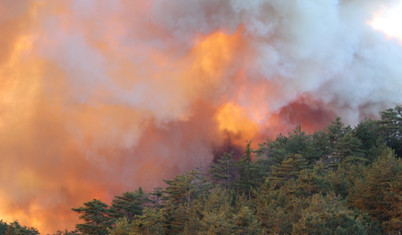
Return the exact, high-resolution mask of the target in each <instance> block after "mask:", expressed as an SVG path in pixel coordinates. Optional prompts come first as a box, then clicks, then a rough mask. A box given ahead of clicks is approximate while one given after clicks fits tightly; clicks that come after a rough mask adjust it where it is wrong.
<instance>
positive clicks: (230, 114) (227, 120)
mask: <svg viewBox="0 0 402 235" xmlns="http://www.w3.org/2000/svg"><path fill="white" fill-rule="evenodd" d="M216 119H217V121H218V127H219V130H220V131H222V132H229V133H231V134H232V135H234V137H236V141H235V143H234V144H239V145H244V143H246V142H247V141H250V140H252V139H253V138H254V137H256V135H257V133H258V125H257V123H255V122H253V121H251V119H250V118H249V115H248V114H247V113H246V110H244V109H243V108H242V107H240V106H238V105H236V104H234V103H231V102H228V103H226V104H224V105H223V106H222V107H221V108H220V109H219V111H218V112H217V114H216Z"/></svg>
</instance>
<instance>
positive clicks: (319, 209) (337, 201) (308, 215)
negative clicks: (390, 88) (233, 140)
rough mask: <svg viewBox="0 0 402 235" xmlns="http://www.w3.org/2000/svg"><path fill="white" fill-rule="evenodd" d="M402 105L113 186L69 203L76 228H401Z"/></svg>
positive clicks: (145, 230)
mask: <svg viewBox="0 0 402 235" xmlns="http://www.w3.org/2000/svg"><path fill="white" fill-rule="evenodd" d="M399 112H400V107H396V108H395V109H389V110H386V111H384V112H382V115H381V116H382V119H381V120H380V121H374V120H369V119H366V120H363V121H361V122H360V123H359V124H358V125H357V126H356V127H355V128H351V127H350V126H345V125H344V124H343V123H342V121H341V120H340V119H339V118H338V119H336V120H335V121H333V122H332V123H331V124H329V125H328V126H327V128H325V129H323V130H320V131H317V132H314V133H311V134H308V133H306V132H304V131H302V129H301V127H300V126H298V127H296V128H295V129H294V130H292V131H291V132H290V133H289V135H287V136H283V135H279V136H278V137H277V138H276V139H271V140H267V141H266V142H264V143H262V144H260V145H259V147H258V149H255V150H253V149H252V148H251V145H250V143H249V144H248V145H247V146H246V148H245V151H244V154H243V155H242V156H241V157H240V159H237V160H236V159H234V157H233V155H232V154H231V153H224V154H223V155H221V156H219V157H218V158H217V159H216V160H215V161H213V162H212V163H211V164H210V166H209V167H208V169H196V170H193V171H190V172H188V173H185V174H182V175H177V176H175V177H174V178H173V179H171V180H165V182H166V185H167V186H166V187H165V188H164V189H163V190H161V189H160V188H157V189H155V190H154V192H153V193H148V194H145V193H144V192H143V191H142V189H141V188H139V189H138V190H137V191H135V192H126V193H123V194H122V195H121V196H115V199H114V200H113V202H112V204H111V205H110V206H108V205H106V204H104V203H102V202H100V201H98V200H96V199H94V200H93V201H89V202H86V203H84V206H83V207H80V208H74V209H73V210H74V211H76V212H78V213H79V214H80V215H81V216H80V218H81V219H82V220H83V221H82V222H83V223H80V224H77V225H76V228H77V230H78V232H82V233H89V234H274V233H275V234H384V233H390V234H397V233H400V232H401V231H402V214H401V212H402V210H401V206H402V200H401V195H402V184H401V182H402V161H401V157H402V156H401V155H400V153H399V154H398V153H397V152H396V151H397V150H398V149H395V148H393V147H392V146H398V147H399V146H400V145H401V144H402V137H401V136H400V134H399V131H400V130H401V128H402V123H401V122H399V119H400V118H401V115H400V113H399ZM384 123H387V124H388V125H391V124H389V123H393V124H392V128H390V126H388V125H385V124H384ZM389 136H393V137H395V139H394V140H393V141H396V142H398V144H395V142H393V141H389V139H388V138H389ZM394 144H395V145H394ZM323 147H325V149H323ZM129 195H130V196H129ZM128 198H131V199H129V200H128ZM117 202H119V203H117ZM95 205H96V206H95ZM97 205H100V206H97ZM116 205H119V207H118V208H119V210H117V211H116ZM116 212H117V213H116Z"/></svg>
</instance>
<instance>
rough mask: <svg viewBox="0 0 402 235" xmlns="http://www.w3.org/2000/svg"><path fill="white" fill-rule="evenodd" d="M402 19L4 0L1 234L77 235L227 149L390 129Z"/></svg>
mask: <svg viewBox="0 0 402 235" xmlns="http://www.w3.org/2000/svg"><path fill="white" fill-rule="evenodd" d="M401 6H402V5H401V3H400V1H396V0H381V1H380V0H372V1H365V0H348V1H346V0H327V1H319V0H299V1H280V0H252V1H242V0H202V1H201V0H170V1H166V0H150V1H129V0H119V1H118V0H116V1H110V0H98V1H95V0H86V1H82V0H60V1H46V0H19V1H14V0H2V1H0V160H1V162H0V185H1V186H0V219H3V220H6V221H13V220H18V221H20V222H21V223H22V224H25V225H29V226H35V227H37V228H38V229H39V230H40V231H41V232H42V233H48V232H49V233H50V232H55V231H56V230H57V229H64V228H68V229H72V228H73V227H74V224H75V223H77V222H78V215H77V214H75V213H74V212H72V211H71V208H72V207H79V206H80V205H82V203H83V202H85V201H89V200H92V199H93V198H97V199H101V200H103V201H105V202H110V200H111V199H112V198H113V196H114V195H116V194H120V193H122V192H124V191H129V190H135V189H136V188H137V187H139V186H142V187H143V188H144V189H145V190H148V191H149V190H151V189H152V188H153V187H156V186H161V185H163V179H168V178H171V177H173V176H175V175H177V174H180V173H183V172H185V171H187V170H190V169H192V168H193V167H205V166H208V164H209V163H210V162H211V160H212V159H213V158H214V154H215V153H216V152H217V151H218V150H219V149H222V147H223V146H225V145H227V144H228V143H230V144H231V145H234V146H244V145H245V144H246V143H247V141H250V140H252V141H253V144H255V145H256V144H257V143H258V142H260V141H263V140H265V139H266V138H267V137H271V138H273V137H274V136H275V135H276V134H279V133H285V134H286V133H287V132H288V131H289V130H290V129H292V128H294V127H295V126H296V125H301V127H302V129H304V130H306V131H314V130H317V129H319V128H323V127H325V126H326V125H327V124H328V123H329V122H330V121H332V120H334V118H335V117H337V116H340V117H341V118H342V120H343V121H344V122H345V123H347V124H350V125H354V124H356V123H357V122H358V121H359V120H361V119H363V118H376V117H378V113H379V112H380V111H381V110H383V109H385V108H390V107H394V106H395V105H400V104H401V103H402V96H401V95H400V90H401V88H402V67H401V66H400V61H402V44H401V41H402V34H401V30H400V29H401V28H400V27H398V26H400V25H401V23H402V22H401V18H400V16H401V15H402V7H401ZM399 12H401V13H399Z"/></svg>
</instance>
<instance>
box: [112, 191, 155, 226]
mask: <svg viewBox="0 0 402 235" xmlns="http://www.w3.org/2000/svg"><path fill="white" fill-rule="evenodd" d="M147 202H149V200H148V198H147V195H146V194H145V193H144V191H143V190H142V188H141V187H140V188H138V189H137V190H136V191H135V192H125V193H123V194H122V195H121V196H115V199H113V201H112V205H111V207H110V209H109V214H110V216H112V217H113V218H115V219H118V218H122V217H125V218H127V219H128V221H129V222H131V221H132V220H133V219H134V217H135V216H136V215H141V214H142V210H143V208H144V204H145V203H147Z"/></svg>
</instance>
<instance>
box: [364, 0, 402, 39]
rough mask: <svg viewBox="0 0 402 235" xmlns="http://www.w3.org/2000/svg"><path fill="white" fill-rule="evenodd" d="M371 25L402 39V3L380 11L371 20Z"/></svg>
mask: <svg viewBox="0 0 402 235" xmlns="http://www.w3.org/2000/svg"><path fill="white" fill-rule="evenodd" d="M370 25H371V26H372V27H373V28H374V29H376V30H380V31H382V32H384V33H385V34H387V35H388V36H390V37H396V38H399V39H401V40H402V3H399V4H398V5H396V6H395V7H393V8H391V9H384V10H382V11H380V12H379V13H378V14H377V16H376V17H375V18H374V19H373V20H372V21H371V22H370Z"/></svg>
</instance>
